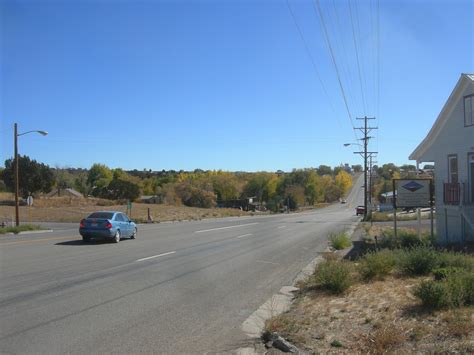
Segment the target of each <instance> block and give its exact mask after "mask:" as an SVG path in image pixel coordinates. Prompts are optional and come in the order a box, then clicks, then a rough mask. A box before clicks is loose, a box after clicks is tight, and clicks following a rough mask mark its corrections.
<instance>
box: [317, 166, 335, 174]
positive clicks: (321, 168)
mask: <svg viewBox="0 0 474 355" xmlns="http://www.w3.org/2000/svg"><path fill="white" fill-rule="evenodd" d="M318 174H319V175H320V176H324V175H332V169H331V167H330V166H327V165H320V166H319V168H318Z"/></svg>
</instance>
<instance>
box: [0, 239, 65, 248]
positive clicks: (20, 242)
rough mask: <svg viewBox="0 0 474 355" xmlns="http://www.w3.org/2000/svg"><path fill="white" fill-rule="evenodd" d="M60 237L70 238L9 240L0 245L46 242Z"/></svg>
mask: <svg viewBox="0 0 474 355" xmlns="http://www.w3.org/2000/svg"><path fill="white" fill-rule="evenodd" d="M61 239H64V240H67V239H71V237H57V238H46V239H34V240H22V241H18V242H11V243H9V242H7V243H0V246H4V245H15V244H28V243H39V242H46V241H48V240H61Z"/></svg>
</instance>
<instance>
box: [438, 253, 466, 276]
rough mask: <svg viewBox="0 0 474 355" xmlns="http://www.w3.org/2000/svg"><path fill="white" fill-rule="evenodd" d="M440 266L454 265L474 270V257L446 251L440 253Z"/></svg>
mask: <svg viewBox="0 0 474 355" xmlns="http://www.w3.org/2000/svg"><path fill="white" fill-rule="evenodd" d="M439 266H440V267H442V268H448V267H454V268H460V269H464V270H471V271H474V258H472V257H470V256H469V255H466V254H461V253H453V252H446V251H445V252H442V253H440V255H439Z"/></svg>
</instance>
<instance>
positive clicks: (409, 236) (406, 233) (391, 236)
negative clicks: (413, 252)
mask: <svg viewBox="0 0 474 355" xmlns="http://www.w3.org/2000/svg"><path fill="white" fill-rule="evenodd" d="M429 244H431V241H430V236H429V234H427V233H423V234H422V235H421V239H420V238H419V237H418V233H417V232H416V231H414V230H411V229H402V228H400V229H399V230H398V232H397V237H395V233H394V231H393V229H386V230H384V231H383V232H382V235H381V237H380V239H379V247H381V248H388V249H398V248H413V247H417V246H423V245H429Z"/></svg>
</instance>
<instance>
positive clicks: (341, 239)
mask: <svg viewBox="0 0 474 355" xmlns="http://www.w3.org/2000/svg"><path fill="white" fill-rule="evenodd" d="M329 241H330V242H331V246H332V247H333V248H334V249H336V250H342V249H346V248H349V247H350V246H351V245H352V241H351V239H350V238H349V237H348V236H347V234H346V232H341V233H331V234H329Z"/></svg>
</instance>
